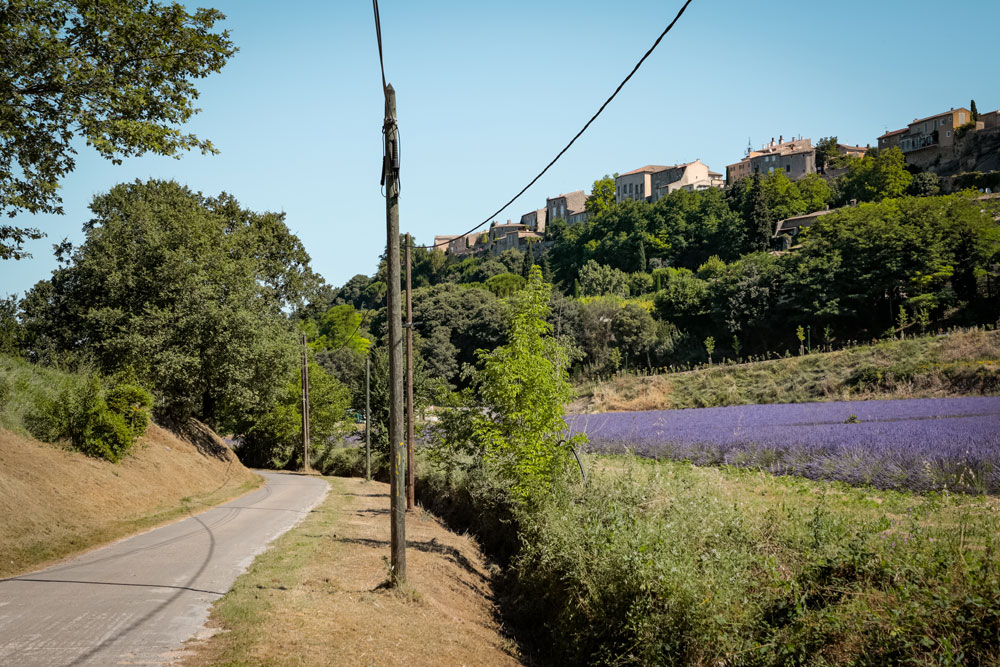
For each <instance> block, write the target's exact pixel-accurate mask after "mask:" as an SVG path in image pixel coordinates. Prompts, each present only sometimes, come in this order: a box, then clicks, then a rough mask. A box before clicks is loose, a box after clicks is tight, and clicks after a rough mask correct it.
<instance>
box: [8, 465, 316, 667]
mask: <svg viewBox="0 0 1000 667" xmlns="http://www.w3.org/2000/svg"><path fill="white" fill-rule="evenodd" d="M260 474H261V475H262V476H263V477H264V478H265V480H266V484H265V485H264V486H262V487H261V488H260V489H258V490H257V491H254V492H253V493H250V494H247V495H245V496H243V497H241V498H238V499H236V500H233V501H231V502H228V503H225V504H224V505H219V506H218V507H214V508H212V509H210V510H208V511H205V512H202V513H201V514H198V515H195V516H191V517H188V518H187V519H184V520H183V521H179V522H177V523H173V524H170V525H167V526H162V527H160V528H157V529H155V530H151V531H149V532H146V533H142V534H140V535H135V536H133V537H130V538H127V539H125V540H121V541H119V542H115V543H114V544H111V545H108V546H106V547H103V548H101V549H97V550H95V551H91V552H89V553H86V554H84V555H82V556H79V557H78V558H75V559H73V560H70V561H67V562H63V563H60V564H59V565H56V566H53V567H50V568H47V569H45V570H41V571H39V572H33V573H31V574H25V575H21V576H19V577H12V578H10V579H3V580H0V665H94V664H99V665H109V664H110V665H113V664H129V665H136V664H138V665H157V664H164V663H167V662H170V661H171V660H172V658H174V657H175V656H176V655H177V652H178V650H179V649H180V648H181V645H182V644H183V643H184V641H185V640H187V639H189V638H190V637H192V636H194V635H195V634H196V633H197V632H198V631H199V629H201V627H202V626H203V625H204V623H205V620H206V619H207V618H208V613H209V607H210V606H211V604H212V602H214V601H215V600H217V599H218V598H219V597H220V596H222V595H224V594H225V593H226V591H228V590H229V588H230V586H232V584H233V581H235V580H236V577H238V576H239V575H240V574H241V573H242V572H243V571H244V570H246V568H247V567H248V566H249V565H250V563H251V562H253V559H254V557H255V556H256V555H257V554H259V553H260V552H261V551H263V550H264V548H265V547H266V546H267V544H268V543H269V542H271V541H272V540H273V539H275V538H276V537H278V536H279V535H281V534H282V533H284V532H285V531H287V530H288V529H289V528H291V527H292V526H293V525H295V523H296V522H298V521H299V520H300V519H302V518H303V517H304V516H305V515H306V514H308V513H309V512H310V511H311V510H312V509H313V508H314V507H315V506H316V505H317V504H318V503H319V502H320V501H321V500H322V499H323V497H324V496H325V495H326V492H327V489H328V485H327V483H326V482H325V481H324V480H322V479H320V478H317V477H309V476H305V475H295V474H280V473H271V472H260Z"/></svg>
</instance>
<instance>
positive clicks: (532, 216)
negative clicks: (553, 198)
mask: <svg viewBox="0 0 1000 667" xmlns="http://www.w3.org/2000/svg"><path fill="white" fill-rule="evenodd" d="M521 224H522V225H524V226H525V227H527V228H528V229H530V230H532V231H535V232H538V233H539V234H544V233H545V209H544V208H540V209H538V210H537V211H532V212H531V213H525V214H524V215H522V216H521Z"/></svg>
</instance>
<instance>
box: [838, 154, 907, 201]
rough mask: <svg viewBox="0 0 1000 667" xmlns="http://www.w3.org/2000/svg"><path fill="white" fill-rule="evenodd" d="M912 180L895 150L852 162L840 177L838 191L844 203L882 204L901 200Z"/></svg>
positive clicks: (902, 157)
mask: <svg viewBox="0 0 1000 667" xmlns="http://www.w3.org/2000/svg"><path fill="white" fill-rule="evenodd" d="M912 180H913V175H912V174H910V172H909V171H907V170H906V158H905V157H904V156H903V152H902V151H901V150H899V149H898V148H896V147H895V146H894V147H892V148H890V149H888V150H881V151H880V150H872V151H869V152H868V153H867V154H866V155H865V156H864V157H863V158H861V159H860V160H852V161H851V163H850V165H849V166H848V168H847V173H846V174H844V175H843V176H841V177H840V190H841V193H842V197H843V198H844V199H846V200H850V199H857V200H858V201H859V202H861V201H882V200H883V199H887V198H890V197H901V196H903V194H904V193H905V192H906V188H907V187H909V185H910V181H912Z"/></svg>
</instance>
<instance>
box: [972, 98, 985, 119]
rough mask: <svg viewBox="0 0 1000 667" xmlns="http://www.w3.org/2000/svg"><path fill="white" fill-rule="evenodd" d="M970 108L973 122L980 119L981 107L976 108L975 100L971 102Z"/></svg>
mask: <svg viewBox="0 0 1000 667" xmlns="http://www.w3.org/2000/svg"><path fill="white" fill-rule="evenodd" d="M987 108H988V107H987ZM969 110H970V111H971V112H972V122H976V121H977V120H979V109H977V108H976V101H975V100H972V101H971V102H969Z"/></svg>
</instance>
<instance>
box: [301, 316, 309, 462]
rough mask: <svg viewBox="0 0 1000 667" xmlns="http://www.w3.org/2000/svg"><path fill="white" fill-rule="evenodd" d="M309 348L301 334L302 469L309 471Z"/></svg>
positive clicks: (304, 336)
mask: <svg viewBox="0 0 1000 667" xmlns="http://www.w3.org/2000/svg"><path fill="white" fill-rule="evenodd" d="M308 350H309V348H308V347H307V346H306V335H305V334H302V469H303V470H305V471H307V472H308V471H309V351H308Z"/></svg>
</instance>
